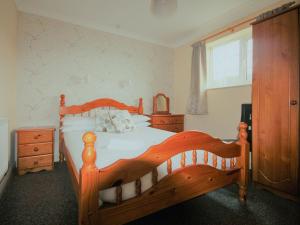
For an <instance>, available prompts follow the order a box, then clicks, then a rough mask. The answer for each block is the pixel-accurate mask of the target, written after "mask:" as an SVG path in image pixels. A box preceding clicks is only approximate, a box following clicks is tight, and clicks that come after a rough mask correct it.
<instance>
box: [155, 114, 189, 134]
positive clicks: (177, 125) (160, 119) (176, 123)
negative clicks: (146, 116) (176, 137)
mask: <svg viewBox="0 0 300 225" xmlns="http://www.w3.org/2000/svg"><path fill="white" fill-rule="evenodd" d="M150 117H151V127H153V128H157V129H161V130H167V131H171V132H177V133H178V132H182V131H183V129H184V115H181V114H166V115H163V114H161V115H158V114H156V115H154V114H152V115H150Z"/></svg>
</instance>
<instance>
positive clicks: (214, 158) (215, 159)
mask: <svg viewBox="0 0 300 225" xmlns="http://www.w3.org/2000/svg"><path fill="white" fill-rule="evenodd" d="M212 158H213V167H215V168H216V167H217V166H218V161H217V156H216V155H213V156H212Z"/></svg>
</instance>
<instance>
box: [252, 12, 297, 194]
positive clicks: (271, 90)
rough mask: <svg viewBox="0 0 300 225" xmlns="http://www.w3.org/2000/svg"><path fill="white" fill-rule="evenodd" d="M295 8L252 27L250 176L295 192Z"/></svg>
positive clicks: (290, 192)
mask: <svg viewBox="0 0 300 225" xmlns="http://www.w3.org/2000/svg"><path fill="white" fill-rule="evenodd" d="M298 14H299V13H298V9H294V10H292V11H289V12H287V13H284V14H282V15H279V16H277V17H274V18H271V19H268V20H266V21H264V22H261V23H258V24H255V25H254V26H253V86H252V88H253V89H252V91H253V93H252V101H253V179H254V181H257V182H259V183H262V184H264V185H267V186H270V187H272V188H274V189H277V190H279V191H284V192H287V193H289V194H296V193H297V188H298V187H297V182H298V168H299V167H298V159H299V155H298V152H299V143H298V136H299V103H298V102H299V22H298V21H299V20H298Z"/></svg>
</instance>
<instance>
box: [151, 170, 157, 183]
mask: <svg viewBox="0 0 300 225" xmlns="http://www.w3.org/2000/svg"><path fill="white" fill-rule="evenodd" d="M157 182H158V172H157V168H156V167H155V168H154V169H153V170H152V185H155V184H157Z"/></svg>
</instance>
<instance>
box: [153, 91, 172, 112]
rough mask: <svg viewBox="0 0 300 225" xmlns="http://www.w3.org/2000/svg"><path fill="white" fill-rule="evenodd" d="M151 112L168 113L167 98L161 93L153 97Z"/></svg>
mask: <svg viewBox="0 0 300 225" xmlns="http://www.w3.org/2000/svg"><path fill="white" fill-rule="evenodd" d="M153 114H170V113H169V98H168V97H167V96H166V95H165V94H162V93H159V94H157V95H156V96H154V97H153Z"/></svg>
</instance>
